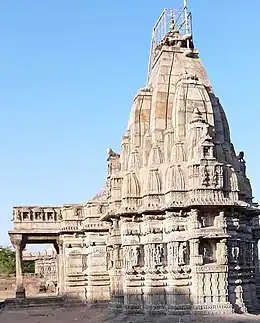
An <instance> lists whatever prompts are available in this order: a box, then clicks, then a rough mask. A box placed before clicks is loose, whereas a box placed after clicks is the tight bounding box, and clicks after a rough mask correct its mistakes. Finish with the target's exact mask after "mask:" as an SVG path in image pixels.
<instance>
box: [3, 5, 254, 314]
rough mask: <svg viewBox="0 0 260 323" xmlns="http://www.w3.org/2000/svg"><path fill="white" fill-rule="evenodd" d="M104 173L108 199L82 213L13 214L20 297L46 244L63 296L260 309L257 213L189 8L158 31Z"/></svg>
mask: <svg viewBox="0 0 260 323" xmlns="http://www.w3.org/2000/svg"><path fill="white" fill-rule="evenodd" d="M107 130H108V131H109V129H107ZM107 165H108V171H107V178H106V182H105V180H104V182H105V185H104V189H102V190H101V191H100V192H99V193H98V194H97V195H96V196H95V197H94V198H93V199H92V200H90V201H88V202H87V203H85V204H75V205H63V206H48V207H46V206H44V207H43V206H16V207H14V209H13V230H12V231H10V232H9V235H10V238H11V241H12V244H13V246H14V247H15V250H16V275H17V291H16V297H17V298H24V297H26V291H25V288H24V285H23V273H22V252H23V250H24V248H25V246H26V245H28V244H32V243H37V244H39V243H49V244H53V245H54V247H55V249H56V254H57V268H56V275H57V293H58V295H61V296H66V297H71V298H74V299H79V300H86V301H88V302H101V301H108V302H109V304H110V307H111V308H112V309H114V310H115V311H124V312H125V313H153V314H156V313H164V314H175V313H180V314H181V313H191V312H200V313H232V312H240V313H241V312H247V311H254V310H256V309H257V308H258V297H260V294H259V293H260V273H259V264H258V239H259V238H260V229H259V219H258V217H259V214H260V209H259V208H258V205H257V204H256V203H254V202H253V196H252V190H251V185H250V182H249V179H248V177H247V175H246V163H245V159H244V153H243V152H240V153H239V152H235V149H234V146H233V144H232V142H231V138H230V132H229V125H228V121H227V118H226V115H225V112H224V110H223V107H222V106H221V103H220V101H219V99H218V97H216V95H215V93H214V91H213V89H212V87H211V84H210V81H209V79H208V77H207V74H206V71H205V69H204V67H203V66H202V63H201V61H200V58H199V54H198V51H197V49H196V48H195V46H194V43H193V36H192V24H191V14H190V12H189V10H188V7H187V4H186V2H185V5H184V8H183V9H182V10H174V9H165V10H164V11H163V13H162V15H161V16H160V17H159V20H158V21H157V22H156V24H155V26H154V29H153V33H152V42H151V52H150V58H149V68H148V76H147V83H146V86H145V87H144V88H141V89H140V90H139V91H138V92H137V94H136V96H135V97H134V100H133V106H132V109H131V113H130V117H129V121H128V126H127V130H126V132H125V135H124V136H123V137H122V144H121V152H120V153H116V152H114V151H113V150H112V149H109V150H108V157H107Z"/></svg>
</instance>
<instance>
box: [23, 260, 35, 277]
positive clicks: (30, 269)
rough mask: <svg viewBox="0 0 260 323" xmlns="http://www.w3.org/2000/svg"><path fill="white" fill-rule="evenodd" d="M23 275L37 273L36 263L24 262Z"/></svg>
mask: <svg viewBox="0 0 260 323" xmlns="http://www.w3.org/2000/svg"><path fill="white" fill-rule="evenodd" d="M23 273H25V274H33V273H35V262H34V261H24V262H23Z"/></svg>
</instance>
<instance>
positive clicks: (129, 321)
mask: <svg viewBox="0 0 260 323" xmlns="http://www.w3.org/2000/svg"><path fill="white" fill-rule="evenodd" d="M75 321H78V322H86V323H105V322H106V323H112V322H113V323H119V322H124V323H155V322H156V323H186V322H189V323H194V322H199V323H221V322H223V323H225V322H229V323H236V322H238V323H245V322H260V315H259V316H255V315H233V316H219V317H211V318H210V317H203V316H200V317H195V316H193V317H183V316H182V317H180V316H178V317H176V316H175V317H174V316H152V317H148V316H143V315H134V316H132V315H123V314H121V315H117V316H114V315H113V314H112V313H111V312H110V311H109V309H107V308H88V307H78V308H39V309H27V310H20V311H3V312H0V322H1V323H17V322H19V323H59V322H63V323H70V322H75Z"/></svg>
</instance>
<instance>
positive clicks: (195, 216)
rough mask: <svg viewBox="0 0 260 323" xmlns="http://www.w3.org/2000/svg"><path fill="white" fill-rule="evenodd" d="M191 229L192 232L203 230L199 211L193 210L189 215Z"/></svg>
mask: <svg viewBox="0 0 260 323" xmlns="http://www.w3.org/2000/svg"><path fill="white" fill-rule="evenodd" d="M189 228H190V229H191V230H194V229H199V228H201V221H200V217H199V210H198V209H192V210H191V211H190V213H189Z"/></svg>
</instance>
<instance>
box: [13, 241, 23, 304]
mask: <svg viewBox="0 0 260 323" xmlns="http://www.w3.org/2000/svg"><path fill="white" fill-rule="evenodd" d="M22 240H23V239H22V235H13V236H11V242H12V245H13V247H14V248H15V266H16V294H15V297H16V298H25V288H24V285H23V270H22V268H23V263H22V250H23V245H22V242H23V241H22Z"/></svg>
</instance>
